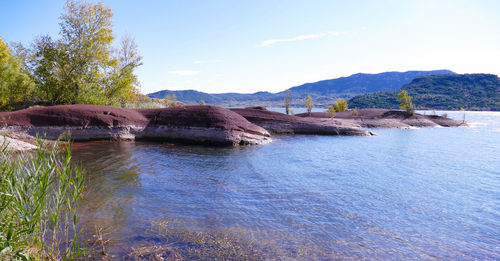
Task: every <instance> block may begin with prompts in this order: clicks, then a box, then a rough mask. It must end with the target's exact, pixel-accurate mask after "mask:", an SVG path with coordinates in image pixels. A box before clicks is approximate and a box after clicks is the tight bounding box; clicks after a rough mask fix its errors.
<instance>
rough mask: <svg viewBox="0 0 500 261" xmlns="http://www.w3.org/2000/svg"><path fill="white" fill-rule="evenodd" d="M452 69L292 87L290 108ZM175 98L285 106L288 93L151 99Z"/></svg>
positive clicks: (165, 92) (164, 93)
mask: <svg viewBox="0 0 500 261" xmlns="http://www.w3.org/2000/svg"><path fill="white" fill-rule="evenodd" d="M452 73H453V72H452V71H449V70H435V71H408V72H384V73H377V74H366V73H358V74H353V75H351V76H348V77H341V78H337V79H330V80H323V81H318V82H314V83H306V84H303V85H300V86H296V87H293V88H290V102H291V105H300V106H302V105H303V104H304V99H305V98H306V97H307V96H308V95H310V96H311V98H312V99H313V100H314V102H315V103H316V105H317V106H323V105H330V104H331V102H332V101H334V100H336V99H337V98H345V99H349V98H351V97H353V96H355V95H359V94H366V93H372V92H379V91H389V90H397V89H399V88H401V86H403V85H404V84H407V83H409V82H411V81H412V80H413V79H414V78H415V77H418V76H422V75H430V74H452ZM167 95H169V96H170V97H172V96H173V95H175V96H176V97H177V100H178V101H181V102H183V103H187V104H197V103H198V102H199V101H200V100H203V101H205V102H206V103H208V104H215V105H222V106H245V105H248V106H255V105H260V106H283V99H284V96H285V91H282V92H278V93H270V92H256V93H252V94H241V93H220V94H209V93H204V92H199V91H194V90H183V91H172V90H163V91H159V92H155V93H151V94H149V95H148V96H149V97H151V98H159V99H162V98H164V97H166V96H167Z"/></svg>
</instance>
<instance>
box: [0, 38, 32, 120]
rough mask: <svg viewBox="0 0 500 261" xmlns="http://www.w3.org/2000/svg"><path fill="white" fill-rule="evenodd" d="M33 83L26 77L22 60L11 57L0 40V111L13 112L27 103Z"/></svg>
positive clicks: (8, 49)
mask: <svg viewBox="0 0 500 261" xmlns="http://www.w3.org/2000/svg"><path fill="white" fill-rule="evenodd" d="M32 88H33V82H32V81H31V80H30V78H29V77H28V74H27V72H26V70H25V68H24V63H23V60H22V59H20V58H19V57H17V56H16V55H12V52H11V50H10V48H9V47H8V46H7V44H6V43H5V42H4V41H3V40H2V39H0V110H13V109H17V108H20V107H22V106H23V103H25V102H26V101H27V97H28V96H29V94H30V92H31V89H32Z"/></svg>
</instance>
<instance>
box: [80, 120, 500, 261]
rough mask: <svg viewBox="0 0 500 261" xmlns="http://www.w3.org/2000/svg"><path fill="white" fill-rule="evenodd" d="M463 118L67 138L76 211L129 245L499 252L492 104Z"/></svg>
mask: <svg viewBox="0 0 500 261" xmlns="http://www.w3.org/2000/svg"><path fill="white" fill-rule="evenodd" d="M448 115H450V117H455V118H461V117H462V114H459V113H453V112H449V114H448ZM466 117H467V119H468V120H470V121H471V122H479V123H481V124H472V126H473V127H471V128H438V129H433V128H422V129H418V130H398V129H379V130H377V134H378V136H374V137H328V136H278V137H276V140H275V141H274V142H273V143H271V144H268V145H266V146H253V147H244V148H210V147H201V146H181V145H172V144H161V143H147V142H90V143H80V144H75V146H74V159H75V160H76V161H78V162H81V164H82V165H83V166H84V167H85V169H86V175H87V177H88V196H87V201H86V205H85V206H84V211H83V213H84V215H83V216H82V223H83V224H85V225H87V227H91V228H94V227H107V228H109V230H110V231H111V232H110V233H109V235H108V236H109V237H110V238H111V239H112V242H113V244H112V245H110V246H109V247H108V248H107V249H108V251H109V252H110V254H112V255H116V256H121V257H125V256H126V255H129V258H131V257H137V258H138V256H137V255H140V254H141V253H142V254H144V253H157V252H161V253H162V254H163V255H165V256H167V257H169V258H173V259H175V257H176V255H179V256H182V257H184V258H189V257H192V258H195V257H196V255H204V254H206V253H208V252H210V251H212V250H214V249H216V250H217V251H218V252H217V251H215V252H213V253H219V254H227V253H225V252H227V251H230V250H229V249H238V251H236V252H233V253H232V254H235V255H239V256H240V257H241V258H243V257H244V256H245V255H246V256H247V257H249V258H250V257H251V256H252V255H253V256H252V257H256V256H259V257H268V258H271V259H272V258H278V257H280V258H292V259H299V260H300V259H303V260H310V259H322V260H324V259H336V258H337V259H499V258H500V250H499V248H498V246H499V245H500V172H499V170H500V154H499V153H498V147H499V146H500V135H497V134H496V132H495V130H496V129H499V128H500V113H484V114H483V113H470V114H469V113H467V114H466ZM482 123H484V124H482ZM162 222H163V223H162ZM165 222H166V223H165ZM158 223H162V224H164V225H165V224H167V227H166V228H165V227H163V228H158ZM89 233H91V232H89ZM223 239H224V240H225V241H224V240H223ZM193 242H198V243H196V244H195V243H193ZM200 242H202V243H200ZM217 242H218V243H217ZM217 244H218V245H217ZM131 247H134V249H135V250H140V251H139V252H137V251H136V252H133V251H132V250H131ZM141 251H142V252H141ZM148 251H149V252H148ZM131 253H132V254H131ZM130 254H131V255H132V256H130ZM133 255H136V256H133ZM168 255H170V256H168ZM203 257H206V258H209V257H207V256H203ZM198 258H200V256H198ZM202 259H203V258H202Z"/></svg>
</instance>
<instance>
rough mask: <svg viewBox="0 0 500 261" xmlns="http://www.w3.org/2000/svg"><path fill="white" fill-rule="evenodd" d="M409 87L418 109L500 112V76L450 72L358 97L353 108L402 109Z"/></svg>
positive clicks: (353, 101)
mask: <svg viewBox="0 0 500 261" xmlns="http://www.w3.org/2000/svg"><path fill="white" fill-rule="evenodd" d="M401 90H406V91H407V92H408V94H409V95H410V96H412V97H413V103H414V104H415V106H416V107H417V109H440V110H460V109H461V108H463V109H466V110H492V111H500V78H498V76H496V75H493V74H448V75H429V76H422V77H418V78H415V79H414V80H413V81H412V82H411V83H409V84H406V85H404V86H403V87H401V89H400V90H395V91H385V92H377V93H371V94H365V95H359V96H355V97H353V98H352V99H350V100H349V106H350V107H351V108H387V109H395V108H399V105H400V102H399V101H398V99H397V94H398V93H399V92H400V91H401Z"/></svg>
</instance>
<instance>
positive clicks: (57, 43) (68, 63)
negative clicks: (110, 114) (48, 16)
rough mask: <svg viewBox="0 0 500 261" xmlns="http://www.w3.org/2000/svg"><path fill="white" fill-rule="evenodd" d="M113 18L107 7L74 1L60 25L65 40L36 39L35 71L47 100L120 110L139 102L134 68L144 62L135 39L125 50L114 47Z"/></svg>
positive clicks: (40, 91) (40, 92)
mask: <svg viewBox="0 0 500 261" xmlns="http://www.w3.org/2000/svg"><path fill="white" fill-rule="evenodd" d="M112 16H113V13H112V11H111V9H110V8H107V7H104V6H103V4H102V3H87V2H84V1H68V2H67V3H66V5H65V12H64V14H63V15H62V16H61V17H60V20H61V22H60V23H59V25H60V35H61V36H62V38H61V39H59V40H53V39H52V38H51V37H50V36H42V37H40V38H38V39H37V40H35V43H34V47H33V49H34V50H33V56H32V60H31V68H32V76H33V78H34V80H35V83H36V84H37V86H38V88H37V94H38V96H39V98H40V99H41V100H42V101H44V102H48V103H50V104H74V103H88V104H108V105H117V104H118V103H119V102H120V101H123V100H133V99H134V97H135V93H136V92H137V86H138V80H137V77H136V75H134V69H135V68H137V67H138V66H140V65H141V64H142V63H141V59H142V58H141V57H140V56H139V55H138V52H137V45H136V44H135V42H134V41H133V39H132V38H130V37H125V38H123V39H122V41H121V48H120V49H119V50H115V49H113V48H112V42H113V40H114V36H113V33H112V28H111V27H112V21H111V18H112Z"/></svg>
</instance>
